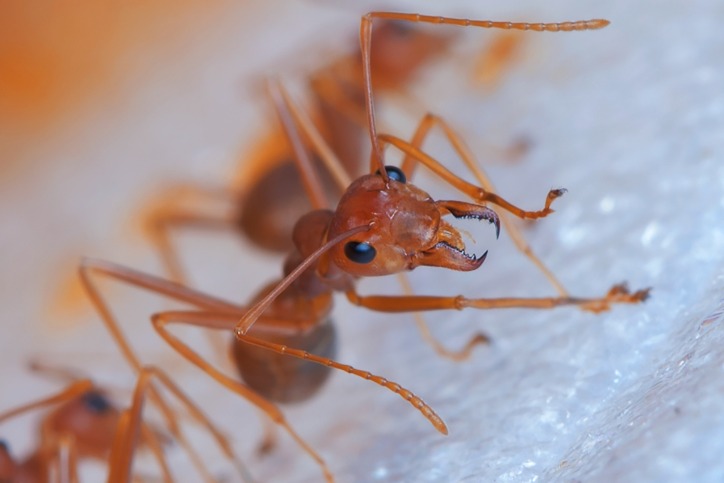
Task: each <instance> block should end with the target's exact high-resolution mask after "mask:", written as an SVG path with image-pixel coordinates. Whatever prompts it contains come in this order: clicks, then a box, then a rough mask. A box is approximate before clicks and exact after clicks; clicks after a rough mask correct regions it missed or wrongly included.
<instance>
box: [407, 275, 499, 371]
mask: <svg viewBox="0 0 724 483" xmlns="http://www.w3.org/2000/svg"><path fill="white" fill-rule="evenodd" d="M398 280H399V282H400V285H401V286H402V291H403V293H404V294H405V296H413V295H412V287H411V286H410V280H409V278H408V277H407V275H406V274H404V273H400V274H398ZM412 316H413V317H414V318H415V324H416V325H417V329H418V330H419V331H420V335H421V336H422V338H423V340H424V341H425V342H427V343H428V344H429V345H430V346H431V347H432V348H433V350H434V351H435V352H436V353H437V355H439V356H440V357H444V358H445V359H450V360H451V361H454V362H461V361H464V360H467V359H469V358H470V356H471V355H472V352H473V349H474V348H475V346H477V345H488V344H490V338H489V337H488V336H487V335H485V334H483V333H480V332H478V333H477V334H475V335H473V336H472V337H470V339H468V341H467V342H466V343H465V345H464V346H463V347H462V348H461V349H458V350H450V349H448V348H446V347H445V346H444V345H442V343H441V342H440V341H439V340H438V339H437V338H436V337H435V336H434V335H433V333H432V332H431V331H430V328H429V327H428V325H427V322H426V321H425V317H424V316H423V315H422V313H421V312H413V313H412Z"/></svg>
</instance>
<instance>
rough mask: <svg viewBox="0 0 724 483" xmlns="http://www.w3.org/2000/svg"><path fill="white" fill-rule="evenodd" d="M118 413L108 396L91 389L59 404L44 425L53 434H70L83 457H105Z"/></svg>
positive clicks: (111, 439)
mask: <svg viewBox="0 0 724 483" xmlns="http://www.w3.org/2000/svg"><path fill="white" fill-rule="evenodd" d="M119 417H120V413H119V411H118V409H116V407H115V406H113V404H112V403H111V402H110V401H109V400H108V398H107V396H106V395H105V394H104V393H103V392H101V391H99V390H97V389H91V390H89V391H86V392H85V393H83V394H81V395H80V396H78V397H76V398H74V399H71V400H70V401H68V402H66V403H65V404H62V405H61V406H60V407H58V408H57V409H56V410H55V411H53V412H52V413H51V414H50V415H49V416H48V417H47V418H46V420H45V421H44V423H43V424H44V429H45V430H46V431H49V432H52V433H53V434H69V435H72V436H73V439H74V440H75V444H76V447H77V449H78V453H79V454H81V455H83V456H92V457H97V458H102V457H104V456H105V455H106V454H107V453H108V451H110V448H111V445H112V443H113V436H114V434H115V432H116V429H117V426H118V419H119Z"/></svg>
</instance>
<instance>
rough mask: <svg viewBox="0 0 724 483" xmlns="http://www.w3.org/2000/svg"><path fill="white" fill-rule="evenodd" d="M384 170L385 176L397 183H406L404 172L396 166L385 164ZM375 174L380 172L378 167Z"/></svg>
mask: <svg viewBox="0 0 724 483" xmlns="http://www.w3.org/2000/svg"><path fill="white" fill-rule="evenodd" d="M385 171H387V176H389V177H390V179H393V180H395V181H397V182H398V183H407V177H406V176H405V173H403V172H402V170H401V169H400V168H398V167H397V166H385ZM375 174H380V170H379V169H378V170H377V171H376V172H375Z"/></svg>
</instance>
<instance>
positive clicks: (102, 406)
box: [83, 391, 111, 414]
mask: <svg viewBox="0 0 724 483" xmlns="http://www.w3.org/2000/svg"><path fill="white" fill-rule="evenodd" d="M83 403H84V404H85V406H86V407H87V408H88V409H90V410H91V411H93V412H94V413H99V414H101V413H104V412H106V411H108V410H109V409H110V408H111V403H109V402H108V399H106V397H105V396H104V395H103V394H101V393H99V392H97V391H88V392H87V393H85V394H83Z"/></svg>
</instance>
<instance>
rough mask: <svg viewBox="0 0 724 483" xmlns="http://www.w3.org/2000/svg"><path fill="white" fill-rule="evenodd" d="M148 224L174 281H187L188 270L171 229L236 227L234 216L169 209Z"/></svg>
mask: <svg viewBox="0 0 724 483" xmlns="http://www.w3.org/2000/svg"><path fill="white" fill-rule="evenodd" d="M148 224H149V233H150V237H151V243H152V244H153V245H155V247H156V251H157V252H158V253H159V255H160V256H161V263H162V265H163V267H164V270H165V271H166V273H168V275H169V278H170V279H171V280H173V281H174V282H178V283H187V282H188V279H187V276H186V272H185V270H184V269H183V267H182V266H181V257H179V254H178V251H177V250H176V247H175V246H174V244H173V243H172V242H171V238H172V236H171V231H172V230H174V229H178V228H186V229H188V228H191V229H201V230H209V229H212V230H231V229H233V228H234V217H233V216H231V215H230V216H212V215H209V214H200V213H192V212H186V211H177V212H174V211H167V212H164V213H158V214H156V215H155V216H154V217H153V218H151V219H149V220H148Z"/></svg>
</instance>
